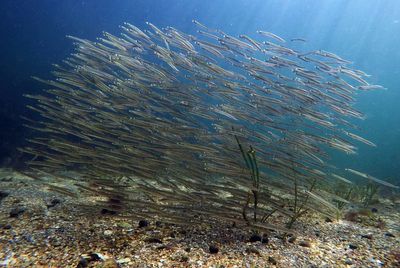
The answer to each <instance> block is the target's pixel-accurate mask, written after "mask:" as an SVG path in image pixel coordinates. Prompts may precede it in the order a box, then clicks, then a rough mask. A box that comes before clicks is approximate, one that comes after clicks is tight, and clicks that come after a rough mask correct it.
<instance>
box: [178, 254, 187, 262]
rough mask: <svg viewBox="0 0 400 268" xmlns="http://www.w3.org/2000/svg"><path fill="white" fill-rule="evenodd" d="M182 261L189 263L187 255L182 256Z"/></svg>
mask: <svg viewBox="0 0 400 268" xmlns="http://www.w3.org/2000/svg"><path fill="white" fill-rule="evenodd" d="M180 261H181V262H188V261H189V257H188V256H187V255H182V256H181V259H180Z"/></svg>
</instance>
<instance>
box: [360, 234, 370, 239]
mask: <svg viewBox="0 0 400 268" xmlns="http://www.w3.org/2000/svg"><path fill="white" fill-rule="evenodd" d="M361 238H366V239H372V234H365V235H361Z"/></svg>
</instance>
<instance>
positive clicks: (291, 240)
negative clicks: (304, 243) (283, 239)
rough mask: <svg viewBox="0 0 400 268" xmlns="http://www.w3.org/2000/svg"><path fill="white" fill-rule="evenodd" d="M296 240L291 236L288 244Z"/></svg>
mask: <svg viewBox="0 0 400 268" xmlns="http://www.w3.org/2000/svg"><path fill="white" fill-rule="evenodd" d="M296 239H297V237H296V236H294V235H293V236H291V237H289V239H288V242H289V243H294V241H296Z"/></svg>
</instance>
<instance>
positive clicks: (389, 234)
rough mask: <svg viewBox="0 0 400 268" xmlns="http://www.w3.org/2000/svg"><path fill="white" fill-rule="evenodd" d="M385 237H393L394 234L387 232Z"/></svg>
mask: <svg viewBox="0 0 400 268" xmlns="http://www.w3.org/2000/svg"><path fill="white" fill-rule="evenodd" d="M385 236H388V237H395V235H394V234H392V233H389V232H387V233H385Z"/></svg>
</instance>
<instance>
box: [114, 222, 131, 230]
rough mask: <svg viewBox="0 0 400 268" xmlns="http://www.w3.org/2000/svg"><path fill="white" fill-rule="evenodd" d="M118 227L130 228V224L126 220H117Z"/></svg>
mask: <svg viewBox="0 0 400 268" xmlns="http://www.w3.org/2000/svg"><path fill="white" fill-rule="evenodd" d="M117 226H118V227H121V228H124V229H130V228H132V225H131V224H129V223H127V222H119V223H117Z"/></svg>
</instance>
